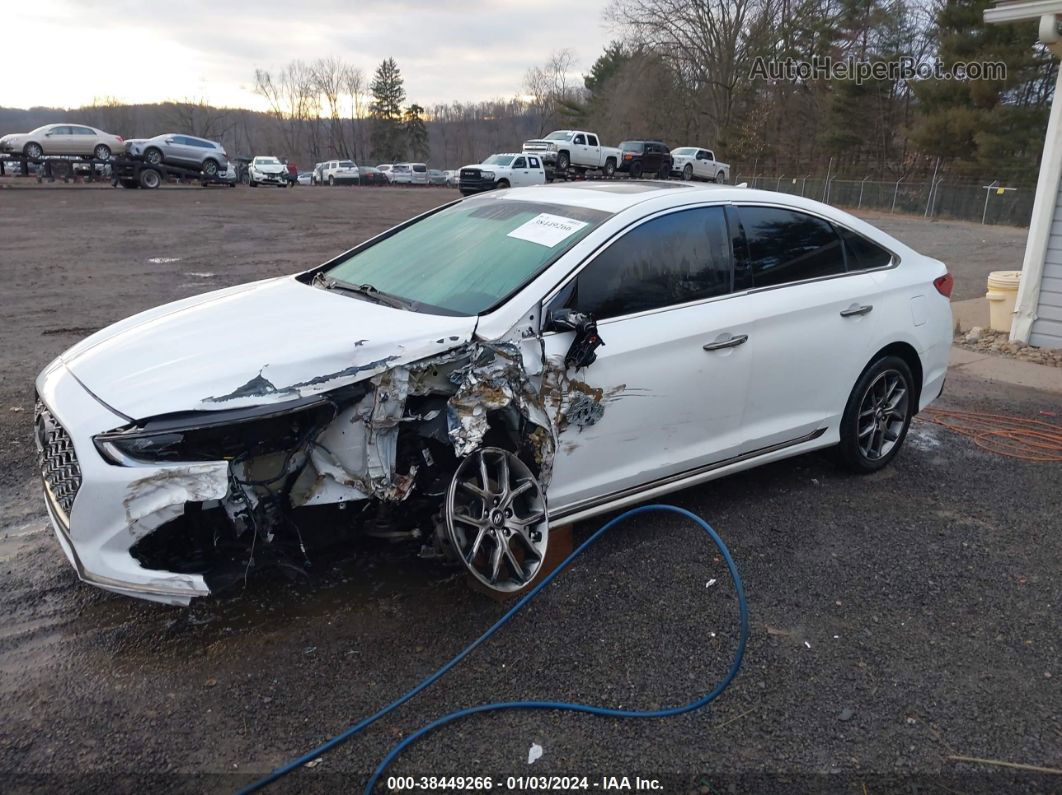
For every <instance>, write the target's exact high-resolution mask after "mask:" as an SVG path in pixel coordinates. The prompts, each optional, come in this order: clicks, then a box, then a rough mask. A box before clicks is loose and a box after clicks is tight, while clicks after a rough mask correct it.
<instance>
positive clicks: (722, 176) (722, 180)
mask: <svg viewBox="0 0 1062 795" xmlns="http://www.w3.org/2000/svg"><path fill="white" fill-rule="evenodd" d="M715 181H716V182H718V183H719V184H720V185H722V184H724V183H725V182H726V174H724V173H723V172H722V171H720V172H719V173H718V174H716V175H715Z"/></svg>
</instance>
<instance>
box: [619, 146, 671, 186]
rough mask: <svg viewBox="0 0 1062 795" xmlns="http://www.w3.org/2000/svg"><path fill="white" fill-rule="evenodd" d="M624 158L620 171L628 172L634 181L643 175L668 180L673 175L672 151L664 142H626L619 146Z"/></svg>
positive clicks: (621, 161)
mask: <svg viewBox="0 0 1062 795" xmlns="http://www.w3.org/2000/svg"><path fill="white" fill-rule="evenodd" d="M619 148H620V151H622V152H623V157H622V158H621V160H620V164H619V168H618V169H617V170H619V171H626V172H627V173H628V174H630V175H631V178H632V179H639V178H641V176H642V175H643V174H645V175H648V176H651V177H653V176H655V177H656V178H657V179H667V178H668V176H670V174H671V150H670V149H668V148H667V146H666V145H665V144H664V143H663V142H662V141H624V142H623V143H621V144H620V145H619Z"/></svg>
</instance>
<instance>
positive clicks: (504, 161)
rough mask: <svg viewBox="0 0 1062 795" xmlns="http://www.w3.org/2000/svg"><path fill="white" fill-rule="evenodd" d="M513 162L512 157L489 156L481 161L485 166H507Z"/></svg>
mask: <svg viewBox="0 0 1062 795" xmlns="http://www.w3.org/2000/svg"><path fill="white" fill-rule="evenodd" d="M511 162H513V156H512V155H491V156H490V157H488V158H487V159H486V160H484V161H483V165H485V166H507V165H509V164H510V163H511Z"/></svg>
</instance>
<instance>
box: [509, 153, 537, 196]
mask: <svg viewBox="0 0 1062 795" xmlns="http://www.w3.org/2000/svg"><path fill="white" fill-rule="evenodd" d="M511 171H512V173H511V174H510V175H509V184H510V185H512V186H513V187H514V188H520V187H524V186H526V185H530V184H532V183H531V171H530V169H529V168H528V167H527V157H525V156H524V155H519V156H517V157H516V158H515V159H514V160H513V164H512V167H511Z"/></svg>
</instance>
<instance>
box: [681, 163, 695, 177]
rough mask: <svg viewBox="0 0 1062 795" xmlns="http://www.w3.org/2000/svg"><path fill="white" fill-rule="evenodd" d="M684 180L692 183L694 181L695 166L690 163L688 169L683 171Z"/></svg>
mask: <svg viewBox="0 0 1062 795" xmlns="http://www.w3.org/2000/svg"><path fill="white" fill-rule="evenodd" d="M682 178H683V179H684V180H686V182H691V181H692V180H693V166H692V165H691V164H690V163H687V164H686V167H685V168H683V169H682Z"/></svg>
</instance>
